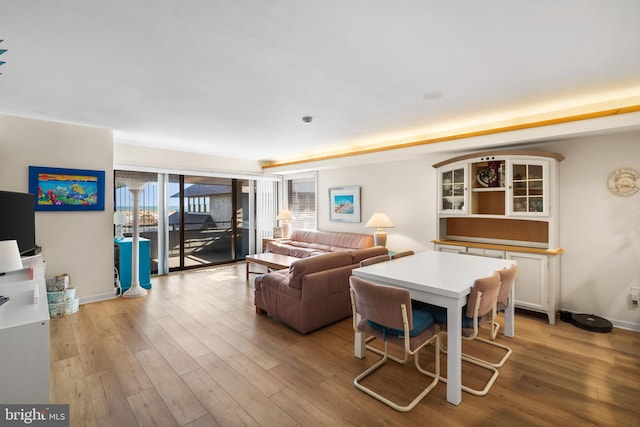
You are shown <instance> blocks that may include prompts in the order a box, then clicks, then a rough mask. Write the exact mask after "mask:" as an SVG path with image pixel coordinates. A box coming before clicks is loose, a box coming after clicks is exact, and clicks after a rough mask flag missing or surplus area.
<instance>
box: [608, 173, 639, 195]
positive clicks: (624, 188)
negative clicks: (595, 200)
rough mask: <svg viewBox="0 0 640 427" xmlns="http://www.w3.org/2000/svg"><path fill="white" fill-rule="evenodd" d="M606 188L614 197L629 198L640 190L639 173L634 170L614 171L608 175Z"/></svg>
mask: <svg viewBox="0 0 640 427" xmlns="http://www.w3.org/2000/svg"><path fill="white" fill-rule="evenodd" d="M607 186H608V187H609V191H611V192H612V193H613V194H615V195H616V196H631V195H633V194H635V193H637V192H638V190H640V172H638V171H637V170H635V169H616V170H614V171H613V172H611V173H610V174H609V179H608V180H607Z"/></svg>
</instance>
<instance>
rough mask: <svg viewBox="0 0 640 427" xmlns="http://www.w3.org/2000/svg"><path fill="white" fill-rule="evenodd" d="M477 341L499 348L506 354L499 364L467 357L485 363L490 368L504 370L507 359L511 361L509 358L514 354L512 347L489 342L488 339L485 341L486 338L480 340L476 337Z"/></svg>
mask: <svg viewBox="0 0 640 427" xmlns="http://www.w3.org/2000/svg"><path fill="white" fill-rule="evenodd" d="M475 340H476V341H480V342H483V343H486V344H489V345H492V346H494V347H498V348H500V349H502V350H504V351H505V354H504V355H503V356H502V358H500V360H498V361H497V362H489V361H487V360H484V359H480V358H478V357H475V356H471V355H465V356H467V357H468V358H470V359H474V360H477V361H479V362H481V363H484V364H485V365H489V366H492V367H494V368H502V366H503V365H504V363H505V362H506V361H507V359H509V356H511V353H513V350H511V347H509V346H507V345H504V344H500V343H498V342H495V341H491V340H488V339H485V338H480V337H476V338H475Z"/></svg>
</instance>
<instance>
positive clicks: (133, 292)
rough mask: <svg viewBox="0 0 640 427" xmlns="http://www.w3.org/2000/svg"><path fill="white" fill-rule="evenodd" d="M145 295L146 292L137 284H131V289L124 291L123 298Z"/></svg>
mask: <svg viewBox="0 0 640 427" xmlns="http://www.w3.org/2000/svg"><path fill="white" fill-rule="evenodd" d="M145 295H147V290H146V289H145V288H143V287H142V286H140V284H139V283H132V284H131V287H130V288H129V289H127V290H126V291H124V293H123V294H122V297H123V298H139V297H143V296H145Z"/></svg>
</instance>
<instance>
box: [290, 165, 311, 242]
mask: <svg viewBox="0 0 640 427" xmlns="http://www.w3.org/2000/svg"><path fill="white" fill-rule="evenodd" d="M284 193H285V194H284V200H285V202H284V206H286V207H287V208H288V209H289V210H290V211H291V213H292V214H293V216H294V218H295V219H294V220H292V221H291V228H298V229H303V230H317V228H318V221H317V197H316V174H315V173H313V174H304V175H292V176H290V177H285V179H284Z"/></svg>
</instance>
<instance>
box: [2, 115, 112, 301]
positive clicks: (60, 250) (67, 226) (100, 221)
mask: <svg viewBox="0 0 640 427" xmlns="http://www.w3.org/2000/svg"><path fill="white" fill-rule="evenodd" d="M112 145H113V138H112V133H111V131H110V130H106V129H96V128H89V127H84V126H75V125H69V124H61V123H53V122H45V121H41V120H32V119H25V118H18V117H12V116H4V115H0V189H2V190H8V191H19V192H24V193H26V192H28V191H29V166H51V167H60V168H73V169H92V170H103V171H105V210H104V211H91V212H36V242H37V244H38V245H40V246H42V253H43V257H44V259H45V261H46V263H47V267H46V272H45V275H46V277H53V276H55V275H57V274H62V273H68V274H69V275H71V284H72V286H74V287H75V288H76V295H77V296H79V297H80V301H81V302H87V301H93V300H97V299H104V298H110V297H113V295H114V291H113V209H112V206H113V191H112V189H113V148H112Z"/></svg>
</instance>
